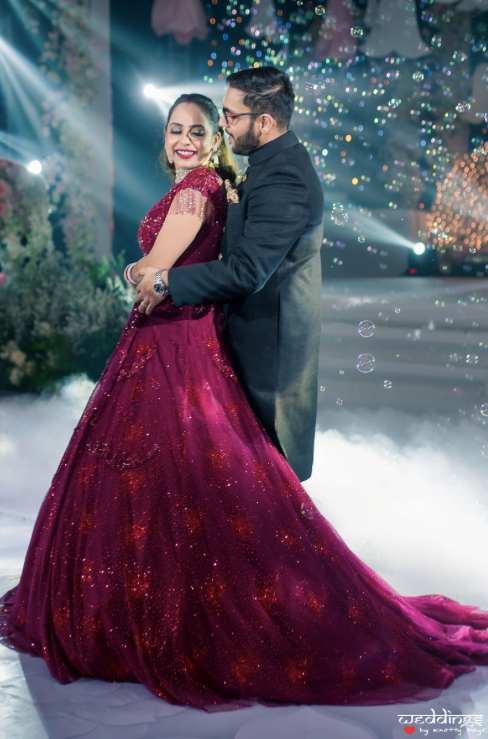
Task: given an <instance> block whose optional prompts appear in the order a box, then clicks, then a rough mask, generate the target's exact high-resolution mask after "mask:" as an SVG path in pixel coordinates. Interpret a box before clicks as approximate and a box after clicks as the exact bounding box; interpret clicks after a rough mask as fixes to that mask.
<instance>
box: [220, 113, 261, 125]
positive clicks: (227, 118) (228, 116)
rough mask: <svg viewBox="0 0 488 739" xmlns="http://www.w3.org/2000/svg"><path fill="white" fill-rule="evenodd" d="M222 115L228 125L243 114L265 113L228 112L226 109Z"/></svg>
mask: <svg viewBox="0 0 488 739" xmlns="http://www.w3.org/2000/svg"><path fill="white" fill-rule="evenodd" d="M222 115H223V116H224V118H225V122H226V124H227V125H228V126H230V125H231V123H235V122H236V119H237V118H240V117H241V115H264V113H263V112H259V113H226V112H225V110H223V111H222Z"/></svg>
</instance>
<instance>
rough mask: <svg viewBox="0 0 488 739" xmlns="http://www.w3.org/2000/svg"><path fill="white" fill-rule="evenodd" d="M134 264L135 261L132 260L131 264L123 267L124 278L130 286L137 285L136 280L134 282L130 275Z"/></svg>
mask: <svg viewBox="0 0 488 739" xmlns="http://www.w3.org/2000/svg"><path fill="white" fill-rule="evenodd" d="M134 264H136V262H132V264H128V265H127V267H126V268H125V269H124V280H125V281H126V282H127V284H128V285H130V286H131V287H137V282H134V280H133V279H132V278H131V276H130V271H131V269H132V267H133V266H134Z"/></svg>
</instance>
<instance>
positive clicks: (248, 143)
mask: <svg viewBox="0 0 488 739" xmlns="http://www.w3.org/2000/svg"><path fill="white" fill-rule="evenodd" d="M233 138H234V137H233ZM231 146H232V151H233V152H234V154H241V155H242V156H247V155H248V154H250V153H251V152H252V151H254V150H255V149H258V148H259V137H258V136H256V134H255V133H254V119H253V118H252V116H251V122H250V124H249V128H248V129H247V131H246V133H243V134H242V136H239V137H237V138H234V142H233V143H232V144H231Z"/></svg>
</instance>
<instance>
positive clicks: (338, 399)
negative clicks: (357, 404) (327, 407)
mask: <svg viewBox="0 0 488 739" xmlns="http://www.w3.org/2000/svg"><path fill="white" fill-rule="evenodd" d="M343 402H344V401H343V400H342V398H337V400H336V405H342V404H343Z"/></svg>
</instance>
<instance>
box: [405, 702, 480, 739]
mask: <svg viewBox="0 0 488 739" xmlns="http://www.w3.org/2000/svg"><path fill="white" fill-rule="evenodd" d="M398 722H399V723H400V724H401V725H403V730H404V732H405V734H407V735H408V736H413V734H415V735H416V736H427V735H428V734H429V733H432V734H451V736H452V735H455V736H461V734H464V736H466V735H467V734H473V735H474V736H481V735H482V734H486V733H487V732H486V728H485V727H484V726H483V715H482V714H476V713H473V714H465V713H452V711H446V709H445V708H443V709H442V712H441V713H436V712H435V710H434V709H433V708H431V709H430V713H418V714H415V713H399V714H398Z"/></svg>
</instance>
